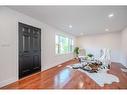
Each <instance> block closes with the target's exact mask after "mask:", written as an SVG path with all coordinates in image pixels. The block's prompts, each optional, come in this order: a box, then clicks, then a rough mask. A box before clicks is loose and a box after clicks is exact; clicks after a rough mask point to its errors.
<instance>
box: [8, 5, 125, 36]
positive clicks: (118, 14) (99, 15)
mask: <svg viewBox="0 0 127 95" xmlns="http://www.w3.org/2000/svg"><path fill="white" fill-rule="evenodd" d="M9 7H10V8H12V9H14V10H17V11H19V12H22V13H24V14H26V15H29V16H31V17H34V18H35V19H38V20H39V21H42V22H45V23H47V24H49V25H52V26H54V27H56V28H58V29H60V30H62V31H65V32H68V33H71V34H73V35H75V36H80V35H81V34H82V35H87V34H96V33H105V32H107V31H105V29H109V31H108V32H118V31H121V30H122V29H123V28H125V27H126V26H127V6H9ZM110 13H113V14H114V17H112V18H108V15H109V14H110ZM70 24H71V25H72V28H71V29H70V28H69V25H70Z"/></svg>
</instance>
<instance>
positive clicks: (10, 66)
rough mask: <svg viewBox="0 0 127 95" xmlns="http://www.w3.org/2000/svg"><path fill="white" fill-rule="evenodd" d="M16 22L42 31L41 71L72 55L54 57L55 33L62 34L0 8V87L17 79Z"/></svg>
mask: <svg viewBox="0 0 127 95" xmlns="http://www.w3.org/2000/svg"><path fill="white" fill-rule="evenodd" d="M18 22H22V23H25V24H29V25H32V26H35V27H38V28H41V29H42V62H41V64H42V70H45V69H48V68H50V67H53V66H55V65H58V64H60V63H62V62H65V61H67V60H70V59H71V58H73V54H67V55H61V56H56V55H55V33H56V32H59V33H63V32H61V31H59V30H57V29H55V28H53V27H51V26H49V25H46V24H44V23H42V22H40V21H38V20H35V19H33V18H31V17H29V16H26V15H24V14H21V13H18V12H16V11H13V10H11V9H9V8H6V7H0V86H4V85H6V84H8V83H11V82H14V81H16V80H17V79H18ZM63 34H65V33H63ZM65 35H68V36H69V37H72V38H74V37H73V36H71V35H69V34H65ZM74 39H75V38H74Z"/></svg>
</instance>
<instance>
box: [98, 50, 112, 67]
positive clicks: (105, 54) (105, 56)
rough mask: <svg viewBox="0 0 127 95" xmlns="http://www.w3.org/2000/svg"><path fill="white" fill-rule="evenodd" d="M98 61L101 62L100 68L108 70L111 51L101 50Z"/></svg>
mask: <svg viewBox="0 0 127 95" xmlns="http://www.w3.org/2000/svg"><path fill="white" fill-rule="evenodd" d="M99 61H101V62H102V67H104V68H108V69H109V68H110V64H111V50H110V49H102V50H101V57H100V58H99Z"/></svg>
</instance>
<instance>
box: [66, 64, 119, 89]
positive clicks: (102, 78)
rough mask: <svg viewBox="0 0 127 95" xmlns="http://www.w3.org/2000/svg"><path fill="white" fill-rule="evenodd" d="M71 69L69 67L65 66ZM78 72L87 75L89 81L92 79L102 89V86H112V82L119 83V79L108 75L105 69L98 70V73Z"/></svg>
mask: <svg viewBox="0 0 127 95" xmlns="http://www.w3.org/2000/svg"><path fill="white" fill-rule="evenodd" d="M67 67H69V68H72V67H71V66H67ZM75 70H79V71H81V72H83V73H85V74H87V75H88V76H89V77H90V78H91V79H93V80H94V81H95V82H96V83H97V84H98V85H99V86H101V87H103V86H104V84H112V83H113V82H119V78H118V77H117V76H115V75H112V74H108V73H107V71H106V70H105V69H102V70H100V71H99V72H98V73H89V72H87V71H85V70H82V69H75Z"/></svg>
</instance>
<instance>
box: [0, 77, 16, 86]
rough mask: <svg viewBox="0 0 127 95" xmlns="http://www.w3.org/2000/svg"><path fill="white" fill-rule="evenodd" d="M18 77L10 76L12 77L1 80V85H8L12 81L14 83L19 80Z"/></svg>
mask: <svg viewBox="0 0 127 95" xmlns="http://www.w3.org/2000/svg"><path fill="white" fill-rule="evenodd" d="M17 80H18V79H17V78H16V77H13V78H10V79H7V80H4V81H1V82H0V87H3V86H5V85H8V84H10V83H13V82H15V81H17Z"/></svg>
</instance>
